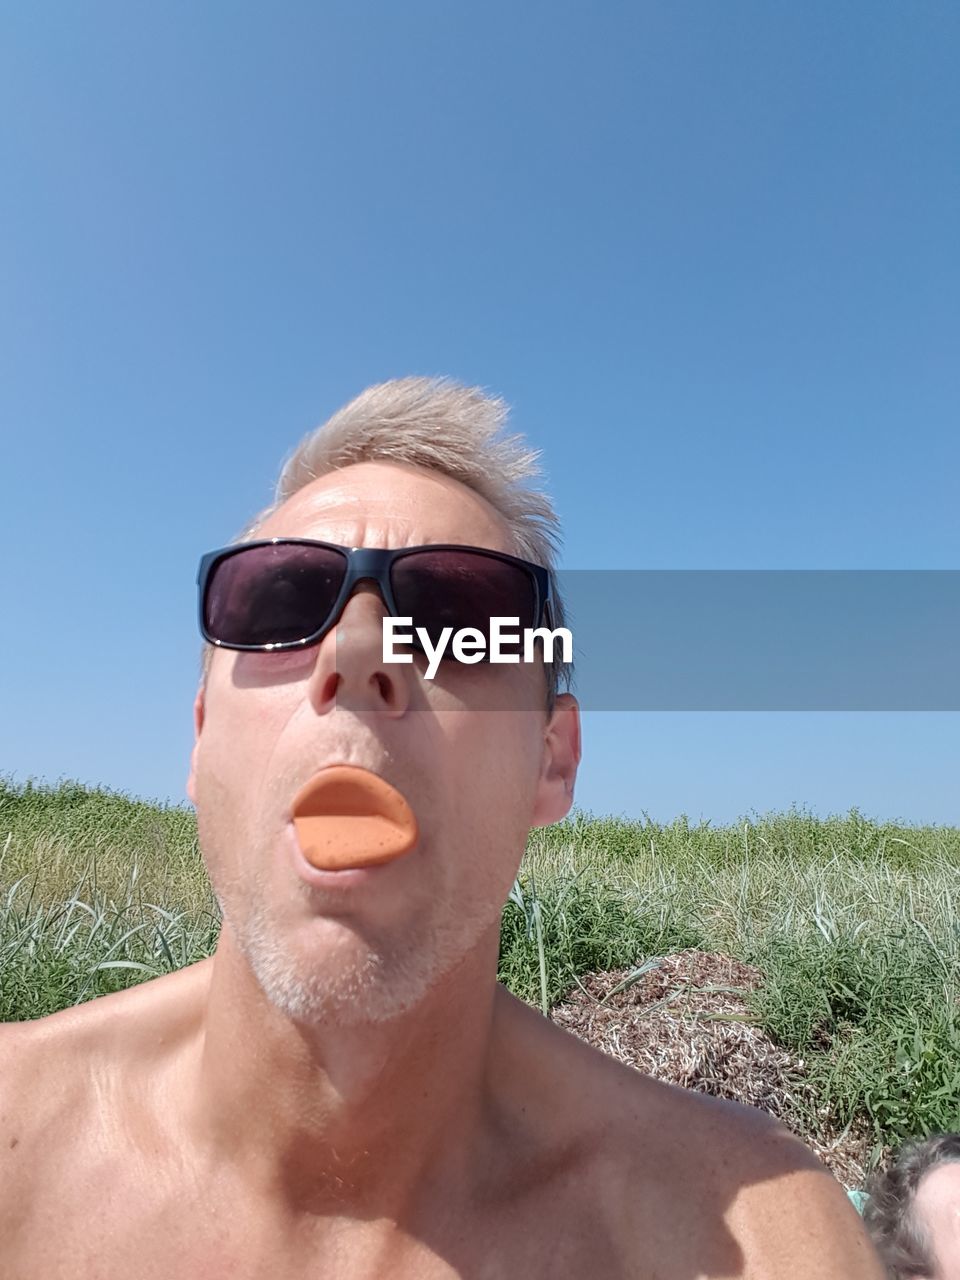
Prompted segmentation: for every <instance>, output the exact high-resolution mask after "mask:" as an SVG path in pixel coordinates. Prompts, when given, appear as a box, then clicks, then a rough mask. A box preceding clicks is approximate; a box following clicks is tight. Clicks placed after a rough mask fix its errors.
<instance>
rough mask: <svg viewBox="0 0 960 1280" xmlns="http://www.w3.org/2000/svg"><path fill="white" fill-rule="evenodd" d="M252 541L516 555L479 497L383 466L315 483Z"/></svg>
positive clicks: (430, 476)
mask: <svg viewBox="0 0 960 1280" xmlns="http://www.w3.org/2000/svg"><path fill="white" fill-rule="evenodd" d="M255 536H256V537H258V538H277V537H301V538H317V539H320V540H321V541H326V542H337V543H340V544H342V545H344V546H358V547H359V546H366V547H404V546H417V545H418V544H420V543H428V542H454V543H465V544H468V545H470V546H475V547H487V548H489V549H490V550H492V551H506V552H509V553H515V551H516V547H515V544H514V540H513V538H512V536H511V533H510V530H509V528H508V526H507V523H506V521H505V520H504V519H503V517H502V516H501V515H500V513H499V512H498V511H497V510H496V509H495V508H494V507H493V506H492V505H491V504H490V503H489V502H487V500H486V499H485V498H483V497H482V496H481V495H480V494H478V493H476V492H475V491H474V490H472V489H469V488H467V486H466V485H463V484H460V482H459V481H457V480H453V479H451V478H450V477H448V476H444V475H440V474H439V473H437V472H434V471H426V470H424V469H422V468H420V467H411V466H407V465H405V464H400V463H386V462H361V463H357V464H355V465H354V466H351V467H344V468H342V469H341V470H339V471H333V472H331V473H330V474H329V475H325V476H321V477H320V478H319V479H318V480H313V481H311V483H310V484H308V485H305V486H304V488H302V489H300V490H298V491H297V493H295V494H294V495H293V496H292V497H291V498H288V499H287V501H286V502H285V503H283V505H282V506H280V507H278V508H277V510H276V511H274V512H273V513H272V514H271V515H270V517H269V518H268V519H267V520H266V521H264V523H263V524H262V525H261V527H260V528H259V529H258V530H257V532H256V534H255Z"/></svg>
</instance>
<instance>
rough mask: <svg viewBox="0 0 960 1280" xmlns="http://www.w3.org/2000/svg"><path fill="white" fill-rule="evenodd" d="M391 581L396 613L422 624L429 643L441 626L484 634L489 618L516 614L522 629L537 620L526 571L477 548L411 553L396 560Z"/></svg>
mask: <svg viewBox="0 0 960 1280" xmlns="http://www.w3.org/2000/svg"><path fill="white" fill-rule="evenodd" d="M391 585H392V587H393V594H394V599H395V600H396V602H397V608H398V610H399V612H400V614H402V615H403V616H408V615H409V616H410V617H412V618H413V625H414V627H423V628H425V630H426V631H427V633H428V634H429V636H430V641H431V644H434V645H435V644H437V642H438V641H439V638H440V632H441V631H442V630H443V628H444V627H452V628H453V630H454V632H457V631H460V630H461V629H462V628H464V627H475V628H476V629H477V630H478V631H481V632H482V633H483V635H484V636H485V637H489V633H490V619H491V618H519V620H520V623H519V625H520V627H521V628H525V627H535V626H536V625H537V623H538V622H539V619H538V618H536V617H535V616H534V615H535V614H536V612H537V607H536V600H537V592H536V583H535V581H534V579H533V578H532V577H531V575H530V574H529V573H527V572H526V570H524V569H522V568H520V566H519V565H515V564H511V563H510V562H509V561H506V560H497V559H496V558H495V557H493V556H485V555H483V554H482V553H481V552H476V551H451V550H437V551H416V552H414V553H413V554H411V555H409V556H403V557H402V558H401V559H399V560H397V561H395V563H394V565H393V569H392V570H391ZM511 629H512V628H511ZM488 643H489V640H488Z"/></svg>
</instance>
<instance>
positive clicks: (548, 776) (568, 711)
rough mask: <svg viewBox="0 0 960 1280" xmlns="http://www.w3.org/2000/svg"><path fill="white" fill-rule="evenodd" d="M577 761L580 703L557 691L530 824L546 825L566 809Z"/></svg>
mask: <svg viewBox="0 0 960 1280" xmlns="http://www.w3.org/2000/svg"><path fill="white" fill-rule="evenodd" d="M579 764H580V706H579V703H578V702H577V700H576V698H575V697H574V696H573V694H570V693H561V694H560V696H559V697H558V698H557V701H556V705H555V706H554V708H553V714H552V715H551V717H550V719H549V720H548V722H547V727H546V729H545V730H544V739H543V767H542V770H541V773H540V783H539V786H538V789H537V799H536V803H535V805H534V810H533V826H535V827H548V826H550V824H551V823H552V822H559V821H560V819H561V818H563V817H565V816H566V815H567V814H568V813H569V812H570V806H571V805H572V804H573V784H574V782H575V781H576V778H577V766H578V765H579Z"/></svg>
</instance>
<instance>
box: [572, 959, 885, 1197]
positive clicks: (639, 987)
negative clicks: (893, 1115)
mask: <svg viewBox="0 0 960 1280" xmlns="http://www.w3.org/2000/svg"><path fill="white" fill-rule="evenodd" d="M761 980H762V975H761V973H760V971H759V970H758V969H755V968H753V967H752V966H751V965H748V964H743V963H742V962H741V961H739V960H734V959H733V958H732V957H730V956H724V955H711V954H709V953H707V952H704V951H695V950H689V951H681V952H678V953H677V954H675V955H670V956H662V957H659V958H657V959H655V960H650V961H647V962H646V964H645V965H642V966H640V968H639V969H636V970H633V971H632V972H631V971H629V970H619V971H615V972H611V973H594V974H589V975H587V976H586V977H584V978H581V979H580V980H579V981H578V983H577V985H576V986H575V987H573V989H572V990H571V991H570V992H568V994H567V996H566V998H565V999H564V1000H563V1001H562V1002H561V1003H560V1004H558V1005H556V1006H555V1007H554V1009H553V1012H552V1015H551V1016H552V1018H553V1021H554V1022H556V1023H557V1025H558V1026H561V1027H565V1028H566V1029H567V1030H568V1031H572V1032H573V1033H574V1035H577V1036H579V1037H580V1039H581V1040H585V1041H586V1042H587V1043H588V1044H591V1045H593V1047H594V1048H596V1049H600V1050H602V1051H603V1052H604V1053H608V1054H610V1055H611V1056H612V1057H614V1058H617V1059H618V1060H619V1061H620V1062H624V1063H626V1064H627V1065H628V1066H631V1067H636V1068H637V1070H639V1071H643V1072H645V1073H646V1074H647V1075H651V1076H655V1077H656V1078H657V1079H658V1080H666V1081H668V1082H669V1083H671V1084H676V1085H681V1086H683V1087H684V1088H687V1089H697V1090H699V1091H700V1092H701V1093H708V1094H712V1095H713V1096H714V1097H718V1098H730V1099H733V1100H735V1101H737V1102H745V1103H749V1104H750V1105H751V1106H754V1107H759V1108H761V1109H762V1110H763V1111H767V1112H769V1113H770V1114H771V1115H773V1116H775V1117H776V1118H777V1119H778V1120H780V1121H781V1122H782V1123H783V1124H785V1125H786V1126H787V1127H788V1128H790V1129H792V1130H793V1131H794V1132H795V1133H796V1134H797V1135H798V1136H799V1137H801V1138H802V1139H803V1140H804V1142H806V1143H807V1145H808V1146H810V1147H812V1148H813V1150H814V1151H816V1152H817V1154H818V1155H819V1156H820V1158H821V1160H823V1162H824V1163H825V1164H826V1165H827V1166H828V1167H829V1168H830V1169H831V1170H832V1171H833V1173H834V1175H835V1176H836V1177H837V1178H838V1179H839V1181H840V1182H842V1183H843V1184H844V1185H845V1186H848V1187H859V1186H862V1185H863V1179H864V1164H865V1160H866V1158H867V1150H868V1143H867V1140H866V1137H865V1135H864V1134H863V1133H860V1134H855V1133H852V1132H844V1133H841V1134H837V1133H835V1132H833V1131H832V1130H831V1128H830V1125H829V1120H828V1117H826V1116H825V1115H823V1113H822V1111H818V1110H817V1107H816V1102H815V1099H814V1097H813V1093H812V1090H811V1089H810V1086H809V1085H808V1084H807V1083H806V1082H805V1079H804V1070H803V1066H804V1064H803V1062H802V1060H799V1059H797V1058H794V1057H793V1056H792V1055H791V1054H790V1053H788V1052H787V1051H786V1050H785V1049H783V1048H781V1047H780V1046H778V1045H776V1044H774V1043H773V1041H772V1040H771V1039H770V1038H769V1036H767V1035H766V1033H765V1032H764V1031H763V1030H762V1029H761V1028H760V1027H759V1026H757V1025H756V1023H755V1022H754V1020H753V1018H752V1017H751V1015H750V1012H749V1008H748V1005H747V996H748V995H749V993H750V991H752V990H754V989H755V988H756V987H757V986H758V985H759V984H760V982H761Z"/></svg>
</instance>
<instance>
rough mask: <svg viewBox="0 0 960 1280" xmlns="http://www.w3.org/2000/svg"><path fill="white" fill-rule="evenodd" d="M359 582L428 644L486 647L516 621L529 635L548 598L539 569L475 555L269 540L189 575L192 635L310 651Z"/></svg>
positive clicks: (489, 554) (466, 550) (223, 553)
mask: <svg viewBox="0 0 960 1280" xmlns="http://www.w3.org/2000/svg"><path fill="white" fill-rule="evenodd" d="M360 582H375V583H376V585H377V587H378V588H379V590H380V594H381V596H382V597H383V602H384V604H385V605H386V607H387V610H388V612H389V613H390V614H391V615H392V616H393V617H395V618H397V617H399V618H406V617H409V618H412V619H413V627H414V628H416V627H422V628H424V629H425V630H426V632H427V634H428V635H429V637H430V643H431V644H432V645H436V644H437V642H438V640H439V636H440V632H441V631H442V629H443V628H444V627H453V629H454V631H455V632H456V631H460V630H462V629H463V628H465V627H474V628H476V629H477V630H478V631H481V632H482V633H483V635H484V636H485V637H486V639H487V643H488V645H489V633H490V619H491V618H517V619H518V620H519V626H520V628H521V629H526V628H528V627H537V626H539V625H540V623H541V621H542V620H543V616H544V612H545V610H546V608H547V602H548V600H549V596H550V577H549V574H548V572H547V570H546V569H544V568H543V566H542V565H538V564H532V563H531V562H530V561H528V560H520V559H518V558H517V557H516V556H508V555H505V554H504V553H502V552H500V551H487V550H485V549H484V548H482V547H464V546H456V545H452V544H451V545H447V544H433V545H429V546H423V547H401V548H399V549H397V550H394V551H381V550H376V549H374V548H372V547H339V546H336V545H335V544H334V543H331V542H315V541H313V540H312V539H310V538H271V539H269V540H268V541H257V542H242V543H239V544H237V545H235V546H232V547H222V548H221V549H220V550H219V551H210V552H208V553H207V555H205V556H204V557H203V559H202V560H201V561H200V571H199V573H198V575H197V583H198V585H199V588H200V600H199V605H200V631H201V633H202V635H203V638H204V639H205V640H206V641H207V642H208V643H209V644H215V645H219V646H221V648H224V649H244V650H257V651H261V652H265V651H274V650H282V649H299V648H304V647H306V646H307V645H312V644H318V643H319V642H320V641H321V640H322V639H323V637H324V636H325V635H326V633H327V632H328V631H329V630H330V628H331V627H332V626H333V625H334V623H335V622H336V621H337V619H338V618H339V617H340V614H341V613H342V611H343V608H344V606H345V605H346V603H347V601H348V600H349V598H350V596H351V594H352V593H353V591H354V589H355V588H356V586H357V584H358V583H360ZM414 647H419V646H417V645H414Z"/></svg>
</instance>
